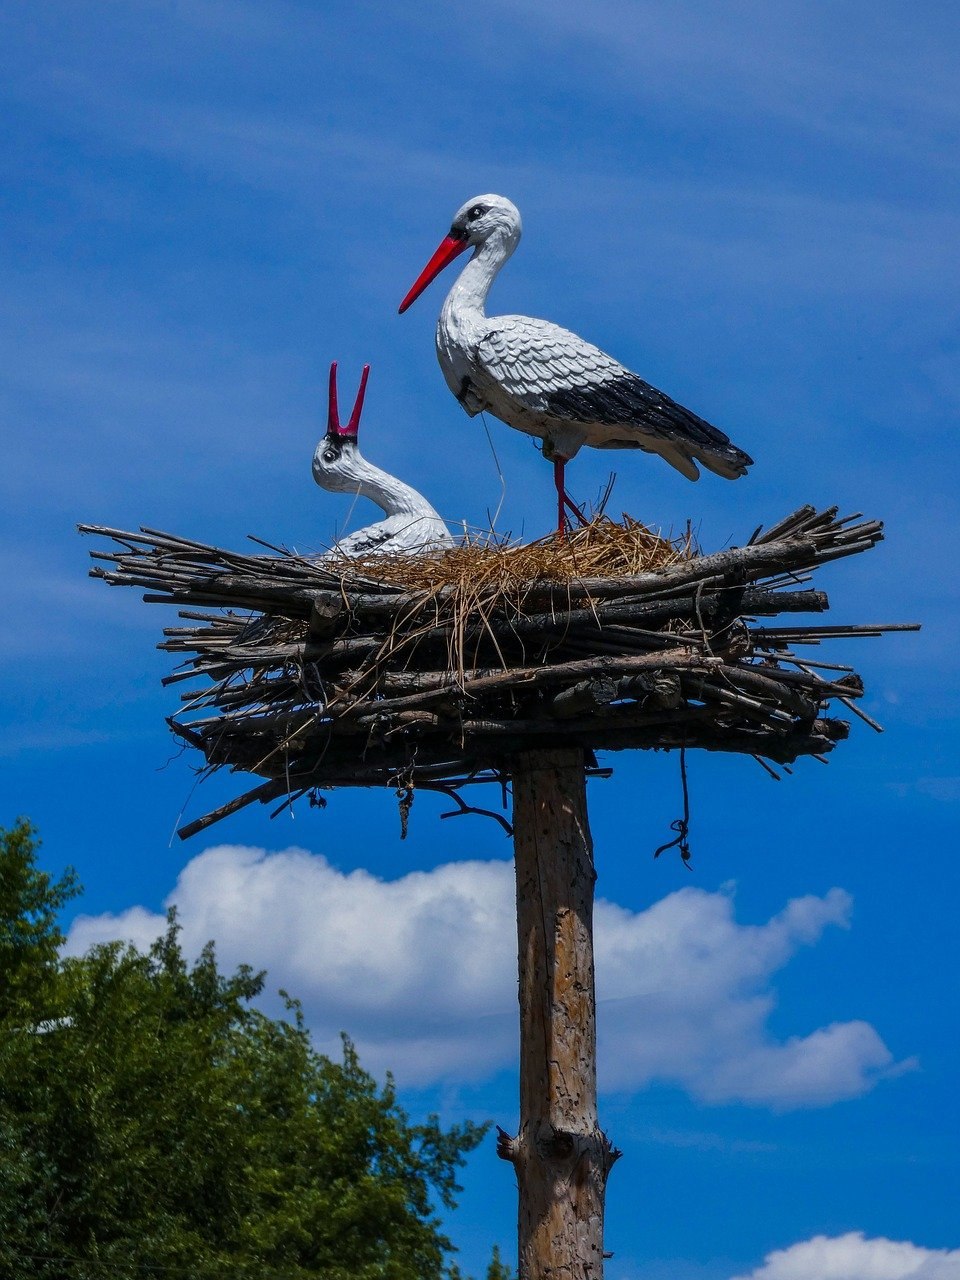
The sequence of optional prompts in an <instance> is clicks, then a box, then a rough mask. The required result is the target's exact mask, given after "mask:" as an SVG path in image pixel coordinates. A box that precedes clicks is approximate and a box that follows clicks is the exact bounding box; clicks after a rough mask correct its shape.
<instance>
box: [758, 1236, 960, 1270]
mask: <svg viewBox="0 0 960 1280" xmlns="http://www.w3.org/2000/svg"><path fill="white" fill-rule="evenodd" d="M908 1277H909V1280H960V1249H924V1248H922V1247H921V1246H920V1245H916V1244H911V1243H910V1242H909V1241H906V1240H887V1239H885V1238H884V1237H883V1236H877V1237H876V1238H874V1239H869V1240H868V1239H866V1238H865V1237H864V1234H863V1232H862V1231H850V1232H848V1233H847V1234H846V1235H844V1236H834V1237H830V1236H814V1238H813V1239H812V1240H804V1241H803V1242H802V1243H801V1244H795V1245H791V1246H790V1248H789V1249H777V1250H776V1251H775V1252H774V1253H768V1254H767V1256H766V1258H765V1259H764V1263H763V1266H762V1267H758V1268H757V1269H756V1271H751V1272H750V1274H749V1276H737V1277H735V1280H908Z"/></svg>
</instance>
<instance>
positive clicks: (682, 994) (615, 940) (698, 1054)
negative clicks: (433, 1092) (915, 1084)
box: [69, 845, 911, 1107]
mask: <svg viewBox="0 0 960 1280" xmlns="http://www.w3.org/2000/svg"><path fill="white" fill-rule="evenodd" d="M513 894H514V887H513V875H512V869H511V866H510V864H509V863H508V862H456V863H447V864H445V865H443V866H439V867H437V868H435V869H434V870H433V871H429V872H412V873H410V874H409V875H406V876H403V877H401V878H400V879H398V880H391V881H384V880H380V879H378V878H376V877H375V876H373V875H371V874H369V873H368V872H366V871H362V870H360V871H353V872H350V873H349V874H345V873H343V872H340V871H338V870H337V869H336V868H335V867H333V866H331V865H330V863H328V862H327V861H326V859H325V858H322V857H317V856H311V855H310V854H308V853H306V852H305V851H303V850H300V849H288V850H285V851H284V852H281V853H267V852H265V851H263V850H259V849H251V848H243V847H237V846H230V845H221V846H218V847H216V848H213V849H209V850H207V851H206V852H205V853H202V854H200V855H199V856H198V857H196V858H194V859H193V860H192V861H191V862H190V863H188V865H187V866H186V867H185V868H184V870H183V872H182V874H181V875H180V878H179V880H178V882H177V885H176V888H175V889H174V891H173V892H172V893H171V895H170V897H169V899H168V902H169V903H175V904H176V906H177V909H178V911H179V914H180V919H181V922H182V925H183V940H184V945H185V947H186V949H187V951H188V952H189V953H191V954H194V953H196V952H197V951H198V950H199V948H200V947H201V946H202V945H203V943H204V942H205V941H206V940H207V939H209V938H214V939H215V940H216V942H217V947H218V952H219V955H220V958H221V962H222V963H223V965H224V966H232V965H235V964H238V963H240V962H247V963H250V964H253V965H255V966H258V967H264V968H266V969H267V970H268V971H269V979H270V986H271V989H275V988H276V987H278V986H283V987H285V988H287V989H288V990H290V991H291V992H292V993H294V994H295V995H297V996H299V997H300V998H301V999H302V1000H303V1003H304V1007H305V1010H306V1014H307V1017H308V1020H309V1022H310V1025H311V1027H312V1029H313V1031H314V1035H315V1038H316V1041H317V1043H318V1044H319V1045H320V1046H322V1047H326V1046H330V1045H333V1044H334V1043H335V1040H336V1036H337V1034H338V1032H339V1031H340V1029H341V1028H343V1029H346V1030H347V1031H349V1033H350V1034H351V1035H352V1036H353V1037H354V1038H355V1039H356V1041H357V1043H358V1045H359V1046H360V1049H361V1052H362V1054H363V1057H364V1060H365V1061H366V1062H367V1063H369V1064H370V1066H371V1067H373V1068H375V1069H377V1070H382V1069H383V1068H385V1067H388V1066H389V1067H391V1068H392V1069H393V1070H394V1071H395V1072H396V1073H397V1075H398V1077H399V1078H400V1079H401V1080H402V1081H404V1082H406V1083H426V1082H429V1081H435V1080H439V1079H451V1078H458V1079H465V1078H472V1079H477V1078H482V1077H484V1076H488V1075H489V1074H491V1073H492V1072H494V1071H496V1070H499V1069H501V1068H504V1067H507V1066H509V1065H511V1064H512V1063H513V1061H514V1058H515V1052H516V970H515V964H516V938H515V926H514V901H513ZM850 906H851V902H850V898H849V896H848V895H847V894H846V893H844V892H843V891H842V890H840V889H832V890H831V891H830V892H829V893H828V894H826V896H825V897H823V898H818V897H813V896H808V897H804V898H797V899H794V900H793V901H791V902H789V903H788V904H787V906H786V907H785V908H784V910H783V911H781V912H780V913H779V914H777V915H776V916H774V917H773V919H771V920H769V921H768V922H767V923H766V924H762V925H741V924H738V923H737V921H736V920H735V918H734V911H733V899H732V896H731V895H730V894H729V893H708V892H706V891H705V890H702V889H696V888H685V889H682V890H680V891H679V892H677V893H672V894H670V895H669V896H668V897H666V898H664V899H663V900H662V901H660V902H657V903H655V904H654V905H653V906H652V907H650V908H648V909H647V910H646V911H641V912H634V911H629V910H627V909H625V908H623V907H619V906H617V905H615V904H613V903H610V902H606V901H603V900H600V901H599V902H598V903H597V912H596V945H597V978H598V981H597V985H598V996H599V1000H600V1005H601V1007H600V1016H599V1024H600V1026H599V1033H600V1039H601V1046H600V1062H601V1084H602V1086H603V1087H604V1088H606V1089H617V1090H632V1089H636V1088H639V1087H642V1086H644V1085H646V1084H648V1083H650V1082H651V1081H666V1082H670V1083H673V1084H679V1085H680V1086H682V1087H684V1088H686V1089H687V1090H688V1091H689V1092H690V1093H692V1094H693V1095H694V1096H696V1097H698V1098H701V1099H704V1100H706V1101H709V1102H725V1101H734V1100H740V1101H746V1102H751V1103H756V1104H760V1105H764V1106H773V1107H793V1106H816V1105H822V1104H827V1103H831V1102H834V1101H837V1100H838V1099H841V1098H849V1097H855V1096H857V1095H858V1094H861V1093H863V1092H865V1091H866V1090H867V1089H869V1088H871V1087H872V1085H873V1084H874V1083H875V1082H876V1081H877V1080H878V1079H880V1078H882V1077H883V1076H886V1075H890V1074H892V1073H894V1072H897V1071H899V1070H902V1069H904V1066H909V1065H911V1064H909V1063H908V1064H901V1065H900V1066H896V1065H895V1064H894V1063H893V1059H892V1056H891V1054H890V1052H889V1050H888V1049H887V1047H886V1046H885V1045H884V1043H883V1041H882V1040H881V1039H880V1037H879V1035H878V1034H877V1032H876V1031H875V1030H874V1029H873V1027H871V1026H870V1025H869V1024H868V1023H865V1022H858V1021H854V1022H843V1023H834V1024H831V1025H830V1026H825V1027H821V1028H819V1029H817V1030H815V1031H813V1032H812V1033H811V1034H808V1035H802V1036H800V1035H798V1036H794V1037H791V1038H790V1039H788V1040H786V1041H778V1040H776V1039H775V1038H773V1037H772V1035H771V1034H770V1033H769V1031H768V1030H767V1026H766V1022H767V1018H768V1015H769V1014H770V1012H771V1010H772V1008H773V1007H774V1004H775V996H774V994H773V992H772V991H771V989H770V978H771V976H772V974H774V973H775V972H776V971H777V970H778V969H779V968H781V967H782V966H783V965H784V964H786V963H787V961H788V960H790V958H791V957H792V956H793V955H794V954H795V953H796V951H797V950H798V949H799V948H800V947H801V946H804V945H807V946H809V945H812V944H814V943H815V942H816V941H817V940H818V939H819V937H820V936H821V934H822V933H823V931H824V929H825V928H827V926H829V925H839V926H841V927H845V926H846V925H847V922H848V916H849V911H850ZM162 926H163V921H162V918H161V917H160V916H157V915H154V914H152V913H150V912H148V911H145V910H144V909H143V908H141V907H134V908H131V909H130V910H129V911H126V912H124V913H122V914H120V915H118V916H112V915H103V916H80V917H78V918H77V920H76V921H75V923H74V925H73V928H72V930H71V933H70V943H69V946H70V949H71V950H72V951H74V952H78V951H82V950H84V949H85V948H86V947H88V946H90V945H91V944H92V943H94V942H98V941H103V940H107V939H112V938H116V937H124V938H130V939H132V940H133V941H134V942H136V943H137V944H138V945H139V946H141V947H142V946H146V945H148V944H149V943H150V942H151V941H152V939H153V938H154V937H156V935H157V934H158V933H159V932H160V931H161V929H162Z"/></svg>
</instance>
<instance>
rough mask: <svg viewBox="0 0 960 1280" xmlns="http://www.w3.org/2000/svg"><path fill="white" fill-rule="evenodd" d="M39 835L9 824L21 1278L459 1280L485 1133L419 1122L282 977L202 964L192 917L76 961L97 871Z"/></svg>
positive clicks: (10, 1271) (6, 1238)
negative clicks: (455, 1228)
mask: <svg viewBox="0 0 960 1280" xmlns="http://www.w3.org/2000/svg"><path fill="white" fill-rule="evenodd" d="M35 847H36V846H35V841H34V839H33V832H32V831H31V829H30V828H29V826H28V825H27V824H23V823H18V824H17V825H16V826H15V827H13V828H12V829H11V830H9V831H3V830H2V829H0V948H2V950H0V965H2V968H0V990H2V991H4V992H8V991H9V992H14V993H15V996H14V998H13V999H11V998H9V996H7V995H5V996H4V997H3V1000H2V1003H0V1275H2V1276H3V1277H9V1278H10V1280H27V1277H29V1278H30V1280H106V1278H108V1277H114V1278H115V1280H126V1278H129V1280H135V1278H136V1280H142V1278H143V1277H146V1276H155V1277H158V1278H159V1277H161V1276H166V1277H169V1280H175V1278H176V1277H178V1276H179V1277H182V1278H184V1280H193V1278H194V1277H195V1278H196V1280H202V1278H207V1277H213V1276H230V1277H238V1278H239V1280H242V1278H243V1277H248V1276H249V1277H254V1276H255V1277H257V1280H271V1277H276V1278H277V1280H281V1277H282V1280H305V1278H306V1277H315V1276H323V1277H324V1278H325V1280H440V1278H441V1277H444V1276H454V1275H455V1274H456V1269H455V1268H452V1267H451V1266H449V1265H448V1264H447V1262H446V1261H445V1255H446V1253H447V1251H448V1250H449V1249H450V1248H451V1246H450V1243H449V1241H447V1240H446V1239H445V1238H444V1236H443V1234H442V1233H441V1231H440V1229H439V1223H438V1221H437V1218H436V1215H435V1212H434V1209H433V1205H432V1197H433V1196H436V1197H437V1198H438V1199H439V1200H440V1202H441V1203H443V1204H444V1205H446V1206H448V1207H452V1205H453V1203H454V1196H455V1195H456V1193H457V1192H458V1191H459V1190H460V1188H459V1187H458V1185H457V1183H456V1177H455V1175H456V1170H457V1168H458V1166H459V1165H461V1164H462V1163H463V1157H464V1154H465V1153H466V1152H468V1151H470V1150H471V1149H472V1148H474V1147H475V1146H476V1145H477V1143H478V1142H479V1141H480V1139H481V1137H482V1136H483V1132H484V1128H483V1127H480V1126H476V1125H472V1124H469V1123H468V1124H466V1125H463V1126H458V1127H454V1128H451V1129H448V1130H443V1129H441V1127H440V1125H439V1123H438V1121H437V1119H436V1118H435V1117H431V1118H430V1119H429V1120H428V1121H427V1123H425V1124H421V1125H415V1124H411V1123H410V1121H409V1120H408V1118H407V1116H406V1115H405V1114H404V1112H403V1111H402V1110H401V1108H400V1107H399V1106H398V1104H397V1100H396V1097H395V1095H394V1091H393V1087H392V1084H391V1083H390V1081H389V1080H388V1082H387V1084H386V1086H385V1087H383V1088H380V1087H378V1085H377V1084H376V1082H375V1081H374V1080H373V1079H372V1077H371V1076H369V1075H368V1074H367V1073H366V1072H365V1071H364V1070H363V1068H362V1067H361V1066H360V1063H359V1061H358V1059H357V1055H356V1052H355V1051H354V1049H353V1046H352V1045H351V1043H350V1041H349V1040H347V1039H346V1038H344V1042H343V1060H342V1061H340V1062H336V1061H333V1060H331V1059H329V1058H326V1057H324V1056H322V1055H320V1054H317V1053H316V1052H315V1051H314V1050H313V1048H312V1046H311V1043H310V1038H309V1035H308V1033H307V1031H306V1029H305V1027H304V1025H303V1020H302V1017H301V1014H300V1010H299V1007H298V1006H297V1004H296V1002H295V1001H293V1000H288V1002H287V1017H285V1018H281V1019H273V1018H269V1017H267V1016H266V1015H265V1014H264V1013H262V1012H261V1011H259V1010H258V1009H256V1008H254V1007H252V1005H251V1001H252V1000H253V999H254V998H255V997H256V996H258V995H259V994H260V992H261V991H262V989H263V975H262V974H257V973H254V972H253V971H252V970H251V969H249V968H246V967H241V968H239V969H238V970H237V971H236V973H234V974H233V975H232V976H225V975H224V974H222V973H220V972H219V970H218V968H217V963H216V958H215V955H214V950H213V946H212V944H211V945H208V946H207V947H206V948H205V949H204V951H203V952H202V954H201V955H200V957H199V959H198V960H197V961H196V963H195V964H193V965H192V966H190V965H188V964H187V962H186V961H185V959H184V955H183V952H182V950H181V947H180V944H179V940H178V929H177V924H176V920H175V918H174V916H173V914H172V913H171V915H170V917H169V920H168V927H167V931H166V933H165V934H164V936H163V937H161V938H159V939H158V940H157V941H156V943H154V945H153V946H152V947H151V948H150V950H149V951H148V952H147V953H145V954H144V953H142V952H140V951H137V950H136V949H134V948H133V947H128V946H124V945H122V944H120V943H114V944H111V945H108V946H99V947H95V948H93V949H92V950H91V951H90V952H89V953H88V954H87V955H85V956H83V957H82V958H79V959H58V958H57V949H58V947H59V946H60V945H61V943H62V937H61V935H60V933H59V931H58V929H57V927H56V912H57V911H58V909H59V907H60V906H61V905H62V904H63V903H64V902H65V901H66V900H67V899H68V898H69V897H70V896H71V895H72V894H73V893H75V892H76V891H77V889H76V884H75V881H74V879H73V878H72V876H70V875H68V876H67V877H65V878H64V879H63V880H61V881H59V882H57V883H53V882H52V881H51V880H50V878H49V877H46V876H44V875H43V873H41V872H40V871H38V870H37V868H36V862H35ZM8 978H9V979H10V980H11V981H10V983H9V984H8Z"/></svg>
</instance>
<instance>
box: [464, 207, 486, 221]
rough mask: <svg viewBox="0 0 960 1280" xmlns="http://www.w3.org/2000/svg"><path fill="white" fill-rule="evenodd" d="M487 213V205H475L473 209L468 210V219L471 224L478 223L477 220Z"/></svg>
mask: <svg viewBox="0 0 960 1280" xmlns="http://www.w3.org/2000/svg"><path fill="white" fill-rule="evenodd" d="M486 212H487V206H486V205H485V204H475V205H474V206H473V208H472V209H468V210H467V218H468V219H469V220H470V221H471V222H476V220H477V218H482V217H483V215H484V214H485V213H486Z"/></svg>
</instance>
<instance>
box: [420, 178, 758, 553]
mask: <svg viewBox="0 0 960 1280" xmlns="http://www.w3.org/2000/svg"><path fill="white" fill-rule="evenodd" d="M520 232H521V221H520V211H519V210H518V209H517V207H516V205H514V204H512V203H511V201H509V200H507V199H506V198H505V197H504V196H495V195H486V196H474V198H473V199H472V200H468V201H467V202H466V204H464V205H463V206H462V207H461V208H460V209H458V210H457V212H456V214H455V215H454V219H453V224H452V226H451V227H450V234H449V235H448V236H446V237H445V239H444V240H443V241H442V242H441V244H440V245H439V247H438V248H437V251H436V252H435V253H434V255H433V257H432V258H431V259H430V261H429V262H428V263H427V265H426V266H425V267H424V269H423V271H422V272H421V273H420V275H419V276H418V277H417V280H416V281H415V283H414V284H413V286H412V288H411V289H410V292H409V293H408V294H407V296H406V297H405V298H404V300H403V302H402V303H401V304H400V312H401V314H402V313H403V312H404V311H406V309H407V308H408V307H409V306H410V305H411V303H412V302H414V301H415V300H416V299H417V298H418V297H419V296H420V294H421V293H423V291H424V289H426V287H427V285H428V284H429V283H430V282H431V280H433V279H434V278H435V277H436V276H437V275H439V273H440V272H441V271H442V270H443V268H444V267H445V266H447V264H448V263H450V262H452V261H453V260H454V258H456V257H458V256H459V255H460V254H461V253H463V252H464V251H465V250H467V249H473V255H472V256H471V258H470V261H469V262H468V263H467V264H466V266H465V267H464V268H463V270H462V271H461V272H460V275H459V277H458V278H457V280H456V282H455V284H454V286H453V288H452V289H451V290H450V292H449V293H448V294H447V299H446V301H445V302H444V304H443V308H442V310H441V312H440V319H439V321H438V323H437V356H438V359H439V361H440V367H441V369H442V370H443V376H444V378H446V381H447V386H448V387H449V388H450V390H451V391H452V392H453V394H454V395H455V396H456V397H457V399H458V400H459V401H460V403H461V405H463V407H464V409H465V410H466V411H467V413H469V414H470V415H471V417H472V416H474V415H475V414H478V413H480V412H481V411H482V410H483V409H489V410H490V412H491V413H492V414H493V415H494V416H495V417H497V418H500V420H501V421H503V422H505V423H507V425H508V426H511V427H515V428H516V429H517V430H518V431H524V432H526V434H527V435H531V436H539V437H540V438H541V439H542V440H543V454H544V457H546V458H548V459H550V460H551V461H552V462H553V467H554V481H555V483H556V487H557V509H558V519H559V529H558V532H559V533H560V534H561V536H562V534H563V531H564V527H565V523H566V518H565V508H569V509H570V510H571V511H573V512H574V514H575V515H577V516H578V518H580V519H581V520H582V518H583V517H582V516H581V514H580V511H579V509H578V508H577V507H576V506H574V504H573V503H572V502H571V500H570V499H569V497H568V496H567V494H566V490H565V489H564V467H565V465H566V463H567V462H569V460H570V459H571V458H573V457H575V456H576V454H577V453H578V452H579V451H580V449H581V448H582V447H583V446H584V445H585V444H587V445H591V446H592V447H593V448H594V449H643V450H645V452H647V453H658V454H659V455H660V456H661V457H662V458H664V459H665V460H666V461H667V462H669V463H670V465H671V466H673V467H676V469H677V470H678V471H680V472H682V473H683V474H684V475H685V476H686V477H687V478H688V479H689V480H696V479H698V478H699V475H700V472H699V471H698V470H697V465H696V464H697V463H698V462H699V463H702V465H703V466H705V467H707V469H708V470H710V471H713V472H714V473H715V474H716V475H718V476H723V477H724V478H725V479H727V480H735V479H736V478H737V477H738V476H742V475H743V474H744V473H745V472H746V469H747V467H749V466H750V464H751V462H752V461H753V459H752V458H750V457H749V455H747V454H746V453H744V452H743V450H742V449H738V448H737V447H736V445H734V444H732V443H731V442H730V440H729V438H728V437H727V436H726V435H725V434H724V433H723V432H722V431H721V430H720V429H719V428H718V427H714V426H712V425H711V424H710V423H709V422H706V421H705V420H704V419H703V418H699V417H697V415H696V414H695V413H691V412H690V410H689V409H684V408H683V406H682V405H679V404H677V402H676V401H675V400H671V399H670V397H669V396H667V395H664V393H663V392H662V391H658V390H657V389H656V387H652V386H651V385H650V384H649V383H648V382H644V380H643V379H642V378H640V377H638V376H637V375H636V374H635V373H631V371H630V370H629V369H627V368H625V367H624V365H622V364H620V363H619V361H617V360H614V359H613V358H612V357H611V356H608V355H606V354H605V353H604V352H603V351H601V350H600V349H599V348H598V347H594V346H592V345H591V344H590V343H589V342H585V341H584V340H583V338H580V337H578V336H577V335H576V334H575V333H571V332H570V331H569V330H568V329H561V328H560V326H559V325H555V324H551V323H550V322H549V321H548V320H534V319H532V318H531V317H530V316H488V315H486V313H485V311H484V305H485V303H486V300H487V294H488V293H489V291H490V286H491V285H492V284H493V281H494V279H495V278H496V275H497V272H498V271H499V270H500V268H501V267H502V266H503V264H504V263H505V262H506V261H507V259H508V258H509V257H510V255H511V254H512V253H513V251H514V249H515V248H516V247H517V244H518V243H519V240H520Z"/></svg>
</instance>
